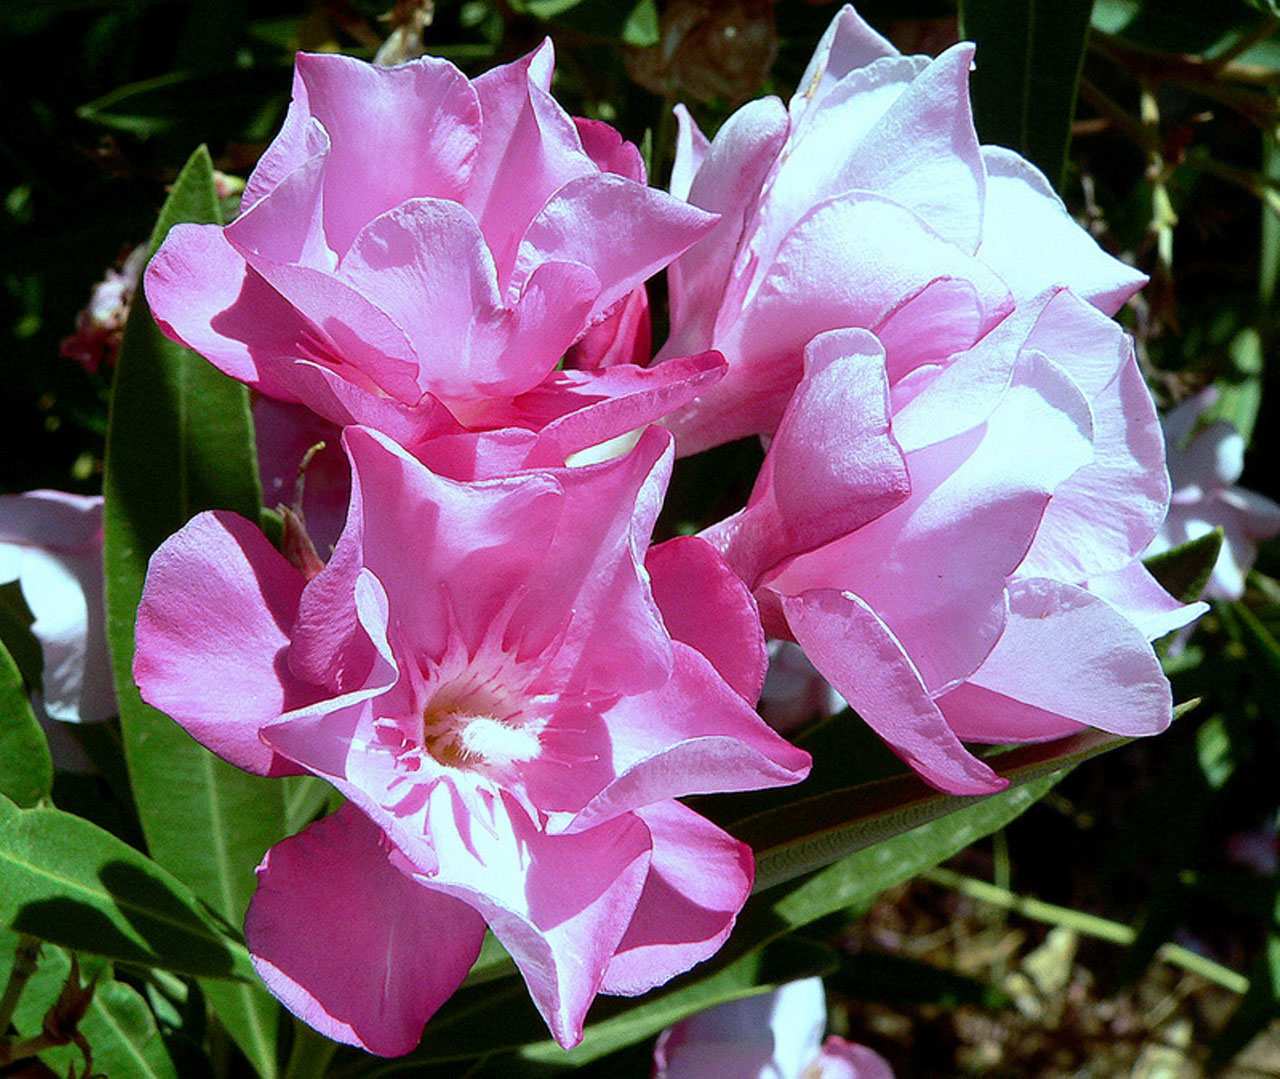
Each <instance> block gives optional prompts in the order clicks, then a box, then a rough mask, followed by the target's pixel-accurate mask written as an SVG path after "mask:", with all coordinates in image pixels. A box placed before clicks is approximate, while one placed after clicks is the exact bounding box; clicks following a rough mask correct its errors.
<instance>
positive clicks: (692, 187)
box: [658, 7, 1143, 454]
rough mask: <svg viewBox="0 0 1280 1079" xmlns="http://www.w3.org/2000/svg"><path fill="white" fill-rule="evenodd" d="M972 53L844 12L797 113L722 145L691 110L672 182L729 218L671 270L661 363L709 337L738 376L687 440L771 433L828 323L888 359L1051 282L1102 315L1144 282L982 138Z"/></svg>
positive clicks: (917, 355) (898, 362) (681, 428)
mask: <svg viewBox="0 0 1280 1079" xmlns="http://www.w3.org/2000/svg"><path fill="white" fill-rule="evenodd" d="M972 59H973V46H972V45H968V44H961V45H956V46H954V47H952V48H950V49H948V50H947V51H946V52H944V53H943V54H942V55H941V56H939V57H938V58H937V59H929V58H928V57H920V56H901V55H899V54H898V52H897V50H896V49H894V48H893V46H892V45H890V44H889V43H888V42H887V41H885V40H884V39H883V38H882V37H880V35H878V34H877V33H875V31H873V30H872V29H871V28H870V27H869V26H868V25H867V24H866V23H864V22H863V21H862V20H861V19H860V18H859V17H858V15H857V14H856V13H855V12H854V11H853V9H852V8H851V7H845V8H844V9H843V10H842V11H841V12H840V13H839V14H838V15H837V16H836V18H835V19H834V20H833V21H832V23H831V26H830V28H829V29H828V30H827V33H826V35H825V37H824V38H823V39H822V42H821V43H820V44H819V46H818V49H817V51H816V53H815V54H814V57H813V59H812V60H811V61H810V63H809V67H808V69H807V70H806V71H805V73H804V75H803V77H802V78H801V81H800V89H799V90H798V91H797V93H796V94H795V96H794V97H792V99H791V103H790V106H789V107H788V106H785V105H783V103H782V102H781V101H779V100H778V99H777V98H767V99H762V100H759V101H755V102H752V103H751V104H748V105H746V106H744V107H743V108H741V109H739V110H738V111H737V112H736V113H734V115H733V116H731V117H730V118H729V120H728V121H726V122H725V124H724V126H723V127H721V129H720V130H719V131H718V132H717V134H716V137H715V139H714V140H712V141H711V142H710V143H708V142H707V140H706V139H705V138H704V137H703V136H702V134H701V133H700V132H699V131H698V130H697V127H696V125H695V124H694V123H693V121H692V119H691V118H690V117H689V116H688V114H687V113H685V112H684V111H683V110H680V111H679V116H680V137H679V141H678V146H677V154H676V162H675V167H674V170H673V174H672V181H671V186H672V192H673V193H674V194H677V195H680V196H681V197H684V198H687V199H688V200H689V202H690V203H691V204H692V205H695V206H700V207H702V208H703V209H706V210H709V211H713V212H715V213H718V214H720V215H721V217H720V220H719V221H718V222H717V224H716V225H715V227H714V228H713V229H712V231H711V232H710V233H709V234H708V235H707V237H706V238H705V239H703V240H702V241H700V242H699V243H698V244H696V245H695V246H694V247H693V248H691V249H690V250H689V251H688V252H687V253H685V254H684V255H683V256H682V257H681V258H680V259H678V260H677V261H676V262H675V263H673V264H672V266H671V268H670V270H669V280H670V295H671V336H670V338H669V339H668V341H667V342H666V344H665V346H664V347H663V349H662V351H661V352H660V353H659V357H658V358H659V359H660V360H664V359H666V358H667V357H679V356H686V355H689V354H690V353H693V352H700V351H702V350H705V349H711V348H714V349H718V350H719V351H721V352H723V354H724V356H725V358H726V359H727V361H728V363H729V370H728V373H727V374H726V376H725V377H724V378H723V379H722V380H721V381H720V382H719V383H718V384H716V385H715V386H714V387H712V388H710V389H708V390H706V391H704V392H703V393H702V394H701V395H700V396H699V397H698V399H697V400H696V401H694V402H692V403H691V404H689V405H687V406H685V407H684V408H683V409H681V410H679V411H677V412H676V413H675V415H673V416H672V417H671V418H669V419H668V420H667V421H665V422H666V423H667V425H668V426H669V427H670V428H671V429H672V430H673V431H674V432H675V433H676V444H677V452H679V453H680V454H688V453H694V452H697V451H698V450H701V449H705V448H707V447H709V446H713V445H716V444H718V443H721V442H726V441H729V440H731V439H735V438H741V437H743V436H746V435H752V434H763V435H767V434H770V433H772V431H773V429H774V428H775V427H776V426H777V424H778V421H779V419H780V418H781V416H782V412H783V409H784V408H785V407H786V404H787V400H788V398H789V397H790V395H791V392H792V390H793V389H794V388H795V386H796V384H797V383H798V382H799V381H800V378H801V375H802V367H803V364H802V360H801V357H802V354H803V350H804V347H805V345H806V344H808V342H809V341H810V340H811V339H812V338H813V337H814V336H815V335H817V334H819V333H822V332H824V331H826V330H834V329H843V328H848V327H859V328H863V329H868V330H872V331H874V332H875V333H876V335H877V336H878V337H879V338H880V340H881V343H882V344H883V345H884V348H885V352H886V358H887V362H888V364H889V366H890V368H891V369H895V368H899V367H901V366H902V364H903V363H904V362H905V360H906V358H907V357H906V354H908V353H909V357H910V362H912V363H933V362H939V361H943V360H945V359H946V358H947V357H948V356H950V355H952V354H953V353H956V352H958V351H962V350H964V349H967V348H970V347H972V346H973V345H974V344H975V343H976V342H977V341H979V340H980V339H981V338H982V337H983V336H984V335H985V334H987V333H989V332H990V331H991V330H992V328H993V327H995V326H996V325H997V324H998V323H999V322H1000V321H1001V320H1002V319H1004V318H1005V317H1007V316H1008V314H1009V313H1010V311H1012V310H1013V309H1014V307H1015V306H1016V305H1018V304H1021V303H1023V302H1025V301H1029V300H1031V299H1033V298H1034V297H1036V296H1037V295H1039V294H1040V293H1042V292H1043V291H1044V290H1045V289H1046V288H1048V287H1051V286H1055V285H1067V286H1070V287H1071V288H1072V290H1073V291H1074V292H1075V293H1076V294H1077V295H1078V296H1081V297H1083V298H1084V299H1086V300H1088V301H1089V302H1090V303H1093V304H1095V305H1096V306H1097V307H1099V308H1100V309H1101V310H1103V311H1104V312H1105V313H1107V314H1111V313H1114V312H1115V311H1116V310H1117V309H1118V308H1119V307H1120V306H1121V304H1123V302H1124V301H1125V299H1126V298H1127V297H1128V296H1130V295H1131V294H1132V293H1133V292H1134V291H1136V290H1137V289H1138V288H1139V287H1140V285H1141V284H1142V282H1143V276H1142V275H1141V274H1139V273H1137V272H1136V271H1134V270H1133V269H1132V268H1130V267H1129V266H1126V265H1124V264H1123V263H1120V262H1118V261H1116V260H1115V259H1113V258H1111V257H1109V256H1108V255H1106V254H1104V253H1103V252H1102V251H1101V250H1100V249H1099V248H1098V246H1097V244H1096V243H1095V242H1094V241H1093V239H1092V238H1091V237H1090V236H1089V235H1088V233H1086V232H1085V231H1084V230H1083V229H1081V228H1080V227H1078V226H1077V225H1076V224H1075V222H1074V221H1072V219H1071V218H1070V216H1069V215H1068V214H1067V212H1066V210H1065V209H1064V207H1063V205H1062V203H1061V201H1060V200H1059V199H1058V198H1057V196H1056V195H1055V194H1054V193H1053V190H1052V188H1051V187H1050V186H1049V184H1048V183H1047V182H1046V180H1045V179H1044V177H1043V176H1042V175H1041V174H1040V173H1039V172H1037V171H1036V169H1035V168H1033V167H1032V166H1031V165H1030V164H1028V163H1027V162H1026V161H1024V160H1023V159H1022V158H1020V157H1019V156H1018V155H1017V154H1014V153H1012V152H1010V151H1008V150H1004V149H1001V148H999V147H983V146H979V144H978V139H977V136H976V134H975V133H974V128H973V121H972V117H971V115H970V108H969V89H968V79H969V69H970V66H971V63H972Z"/></svg>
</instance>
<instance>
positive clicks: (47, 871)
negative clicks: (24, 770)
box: [0, 799, 257, 979]
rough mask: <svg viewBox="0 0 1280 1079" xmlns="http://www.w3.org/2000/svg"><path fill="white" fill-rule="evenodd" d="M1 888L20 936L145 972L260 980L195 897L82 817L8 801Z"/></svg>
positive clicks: (2, 821) (2, 905) (4, 908)
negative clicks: (161, 970) (156, 970)
mask: <svg viewBox="0 0 1280 1079" xmlns="http://www.w3.org/2000/svg"><path fill="white" fill-rule="evenodd" d="M0 879H3V880H4V885H5V886H4V889H3V891H2V892H0V916H2V918H3V923H2V924H3V925H5V926H6V927H8V928H10V929H13V930H15V931H16V932H19V933H28V934H30V935H31V936H33V937H39V938H40V939H41V940H47V941H50V942H52V943H54V944H60V945H62V946H63V947H66V948H70V949H72V950H73V951H80V952H89V953H91V954H95V955H103V956H106V957H108V958H110V959H116V960H120V961H122V962H126V963H132V964H134V965H136V966H144V967H162V968H164V969H166V970H172V971H176V972H177V973H179V974H192V975H196V976H207V977H214V978H244V979H249V978H256V977H257V975H256V974H255V973H254V971H253V967H252V965H251V964H250V962H249V953H248V951H247V950H246V949H245V947H244V944H243V943H242V942H241V941H239V940H238V939H237V938H236V936H235V934H234V932H233V931H232V930H230V929H229V928H228V927H227V926H226V925H225V924H224V923H222V922H221V921H220V920H219V919H217V918H215V917H214V916H213V915H212V914H210V913H209V911H208V910H207V909H206V908H205V906H204V905H203V904H202V903H201V902H200V901H199V900H198V899H197V898H196V897H195V895H194V893H193V892H192V891H191V889H189V888H188V887H186V885H184V884H183V883H182V882H181V881H179V880H177V879H176V878H175V877H174V876H173V875H172V874H170V873H167V872H166V871H165V870H164V869H162V868H161V867H160V866H158V865H156V864H155V862H153V861H151V860H150V859H149V858H147V857H146V856H145V855H143V854H140V853H139V852H138V851H136V850H134V849H133V848H132V847H131V846H129V845H128V844H127V843H124V842H122V841H121V840H119V839H117V838H116V837H115V836H113V835H112V834H111V833H110V832H106V831H104V830H103V829H101V828H99V827H98V826H97V825H95V824H90V823H89V822H88V821H86V820H84V819H83V818H81V817H76V816H73V815H72V814H70V813H63V812H60V811H59V810H56V809H44V808H37V809H19V808H18V807H17V806H16V805H14V804H13V803H12V802H11V801H9V800H8V799H0Z"/></svg>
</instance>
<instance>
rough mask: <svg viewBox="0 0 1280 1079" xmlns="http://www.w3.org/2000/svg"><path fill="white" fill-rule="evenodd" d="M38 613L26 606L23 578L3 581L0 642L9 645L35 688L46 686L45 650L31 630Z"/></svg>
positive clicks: (13, 655) (23, 675)
mask: <svg viewBox="0 0 1280 1079" xmlns="http://www.w3.org/2000/svg"><path fill="white" fill-rule="evenodd" d="M35 620H36V616H35V615H34V614H32V613H31V608H30V607H28V606H27V600H26V597H25V596H23V594H22V582H21V581H5V583H4V584H0V643H3V644H4V646H5V647H6V648H7V649H9V655H11V656H12V657H13V661H14V663H16V664H17V665H18V670H20V671H21V672H22V677H23V679H24V680H25V681H26V683H27V685H28V686H30V687H31V688H32V689H36V690H38V689H43V687H44V683H43V680H42V678H41V675H42V674H43V673H44V653H43V652H41V650H40V642H39V641H38V640H36V635H35V634H34V633H32V632H31V626H32V624H33V623H34V622H35Z"/></svg>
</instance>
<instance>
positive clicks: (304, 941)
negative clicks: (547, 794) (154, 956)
mask: <svg viewBox="0 0 1280 1079" xmlns="http://www.w3.org/2000/svg"><path fill="white" fill-rule="evenodd" d="M245 939H246V940H247V942H248V944H249V949H250V951H251V952H252V955H253V965H254V967H255V968H256V969H257V971H258V973H259V974H260V975H261V976H262V980H263V981H264V982H266V983H267V988H268V989H270V990H271V992H272V993H274V994H275V995H276V997H278V998H279V999H280V1000H281V1001H283V1002H284V1004H285V1006H286V1007H287V1008H288V1009H289V1010H290V1011H291V1012H293V1013H294V1014H295V1015H297V1016H298V1017H299V1018H301V1019H302V1020H303V1021H305V1022H306V1023H308V1024H309V1025H310V1026H312V1027H314V1028H315V1029H316V1030H318V1031H319V1032H320V1033H321V1034H323V1035H324V1036H325V1037H327V1038H332V1039H334V1040H335V1041H340V1042H346V1043H347V1044H348V1045H358V1046H360V1047H361V1048H362V1049H367V1050H368V1051H369V1052H371V1053H377V1054H379V1055H381V1056H401V1055H403V1054H404V1053H407V1052H409V1050H411V1049H412V1048H413V1047H414V1046H415V1045H417V1044H418V1041H419V1040H420V1039H421V1037H422V1028H423V1026H424V1025H425V1023H426V1021H427V1020H428V1019H429V1018H431V1016H432V1015H433V1014H434V1013H435V1011H436V1009H438V1008H439V1007H440V1005H441V1004H443V1003H444V1002H445V1001H446V1000H447V999H448V998H449V996H450V995H451V994H452V993H453V991H454V990H455V989H457V988H458V986H459V985H460V984H461V983H462V980H463V979H464V978H465V977H466V976H467V971H468V970H470V969H471V964H472V963H474V962H475V959H476V956H477V955H479V953H480V943H481V941H482V940H483V939H484V919H483V918H482V917H481V916H480V915H479V914H478V913H477V912H476V911H475V910H473V909H472V908H471V907H470V906H469V905H467V904H466V903H465V902H462V901H461V900H458V899H455V898H453V897H452V896H449V895H445V894H443V893H442V892H438V891H435V890H433V889H431V888H430V887H427V886H425V885H424V884H422V883H421V882H419V881H417V880H414V879H413V878H411V877H409V876H407V875H406V874H404V873H402V872H401V871H400V870H399V869H397V868H395V867H394V866H393V865H392V864H391V862H390V861H389V859H388V850H387V845H386V838H385V836H384V835H383V834H382V832H380V831H379V830H378V829H377V828H376V827H375V826H374V825H373V824H371V823H370V822H369V821H368V820H367V819H366V818H365V817H364V815H363V814H362V813H360V811H359V810H357V809H356V808H355V807H353V806H349V805H348V806H344V807H343V808H341V809H339V810H338V812H337V813H335V814H334V815H333V816H331V817H326V818H325V819H324V820H321V821H318V822H317V823H315V824H312V825H311V826H309V827H308V828H306V829H305V830H304V831H302V832H300V833H299V834H298V835H296V836H293V837H292V838H290V839H286V840H284V841H283V842H281V843H277V844H276V845H275V846H274V847H272V848H271V850H270V851H268V852H267V855H266V857H265V858H264V859H263V860H262V864H261V865H260V866H259V867H258V890H257V892H256V893H255V894H254V896H253V899H252V901H251V902H250V904H249V910H248V913H247V914H246V915H245Z"/></svg>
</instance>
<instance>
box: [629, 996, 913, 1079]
mask: <svg viewBox="0 0 1280 1079" xmlns="http://www.w3.org/2000/svg"><path fill="white" fill-rule="evenodd" d="M826 1025H827V998H826V994H825V993H824V992H823V989H822V979H821V978H805V979H803V980H802V981H798V982H788V983H787V984H786V985H782V986H779V987H778V988H777V989H774V990H773V991H771V992H768V993H761V994H759V995H758V996H753V997H746V998H744V999H742V1000H735V1001H731V1002H730V1003H728V1004H719V1005H717V1006H716V1007H714V1008H708V1009H707V1010H706V1011H703V1012H698V1013H697V1014H695V1015H691V1016H689V1018H687V1019H682V1020H681V1021H680V1022H679V1023H677V1024H676V1025H675V1026H673V1027H668V1028H667V1029H666V1030H664V1031H663V1032H662V1034H661V1035H659V1037H658V1044H657V1045H656V1046H655V1047H654V1051H653V1079H893V1071H892V1069H890V1067H889V1065H888V1062H887V1061H885V1059H884V1058H883V1057H881V1056H880V1054H879V1053H876V1052H874V1051H872V1050H871V1049H868V1048H867V1047H866V1046H864V1045H854V1044H853V1043H852V1042H848V1041H845V1040H844V1039H843V1038H838V1037H836V1036H835V1035H832V1036H831V1037H829V1038H827V1039H826V1041H823V1040H822V1032H823V1030H824V1029H826Z"/></svg>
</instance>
